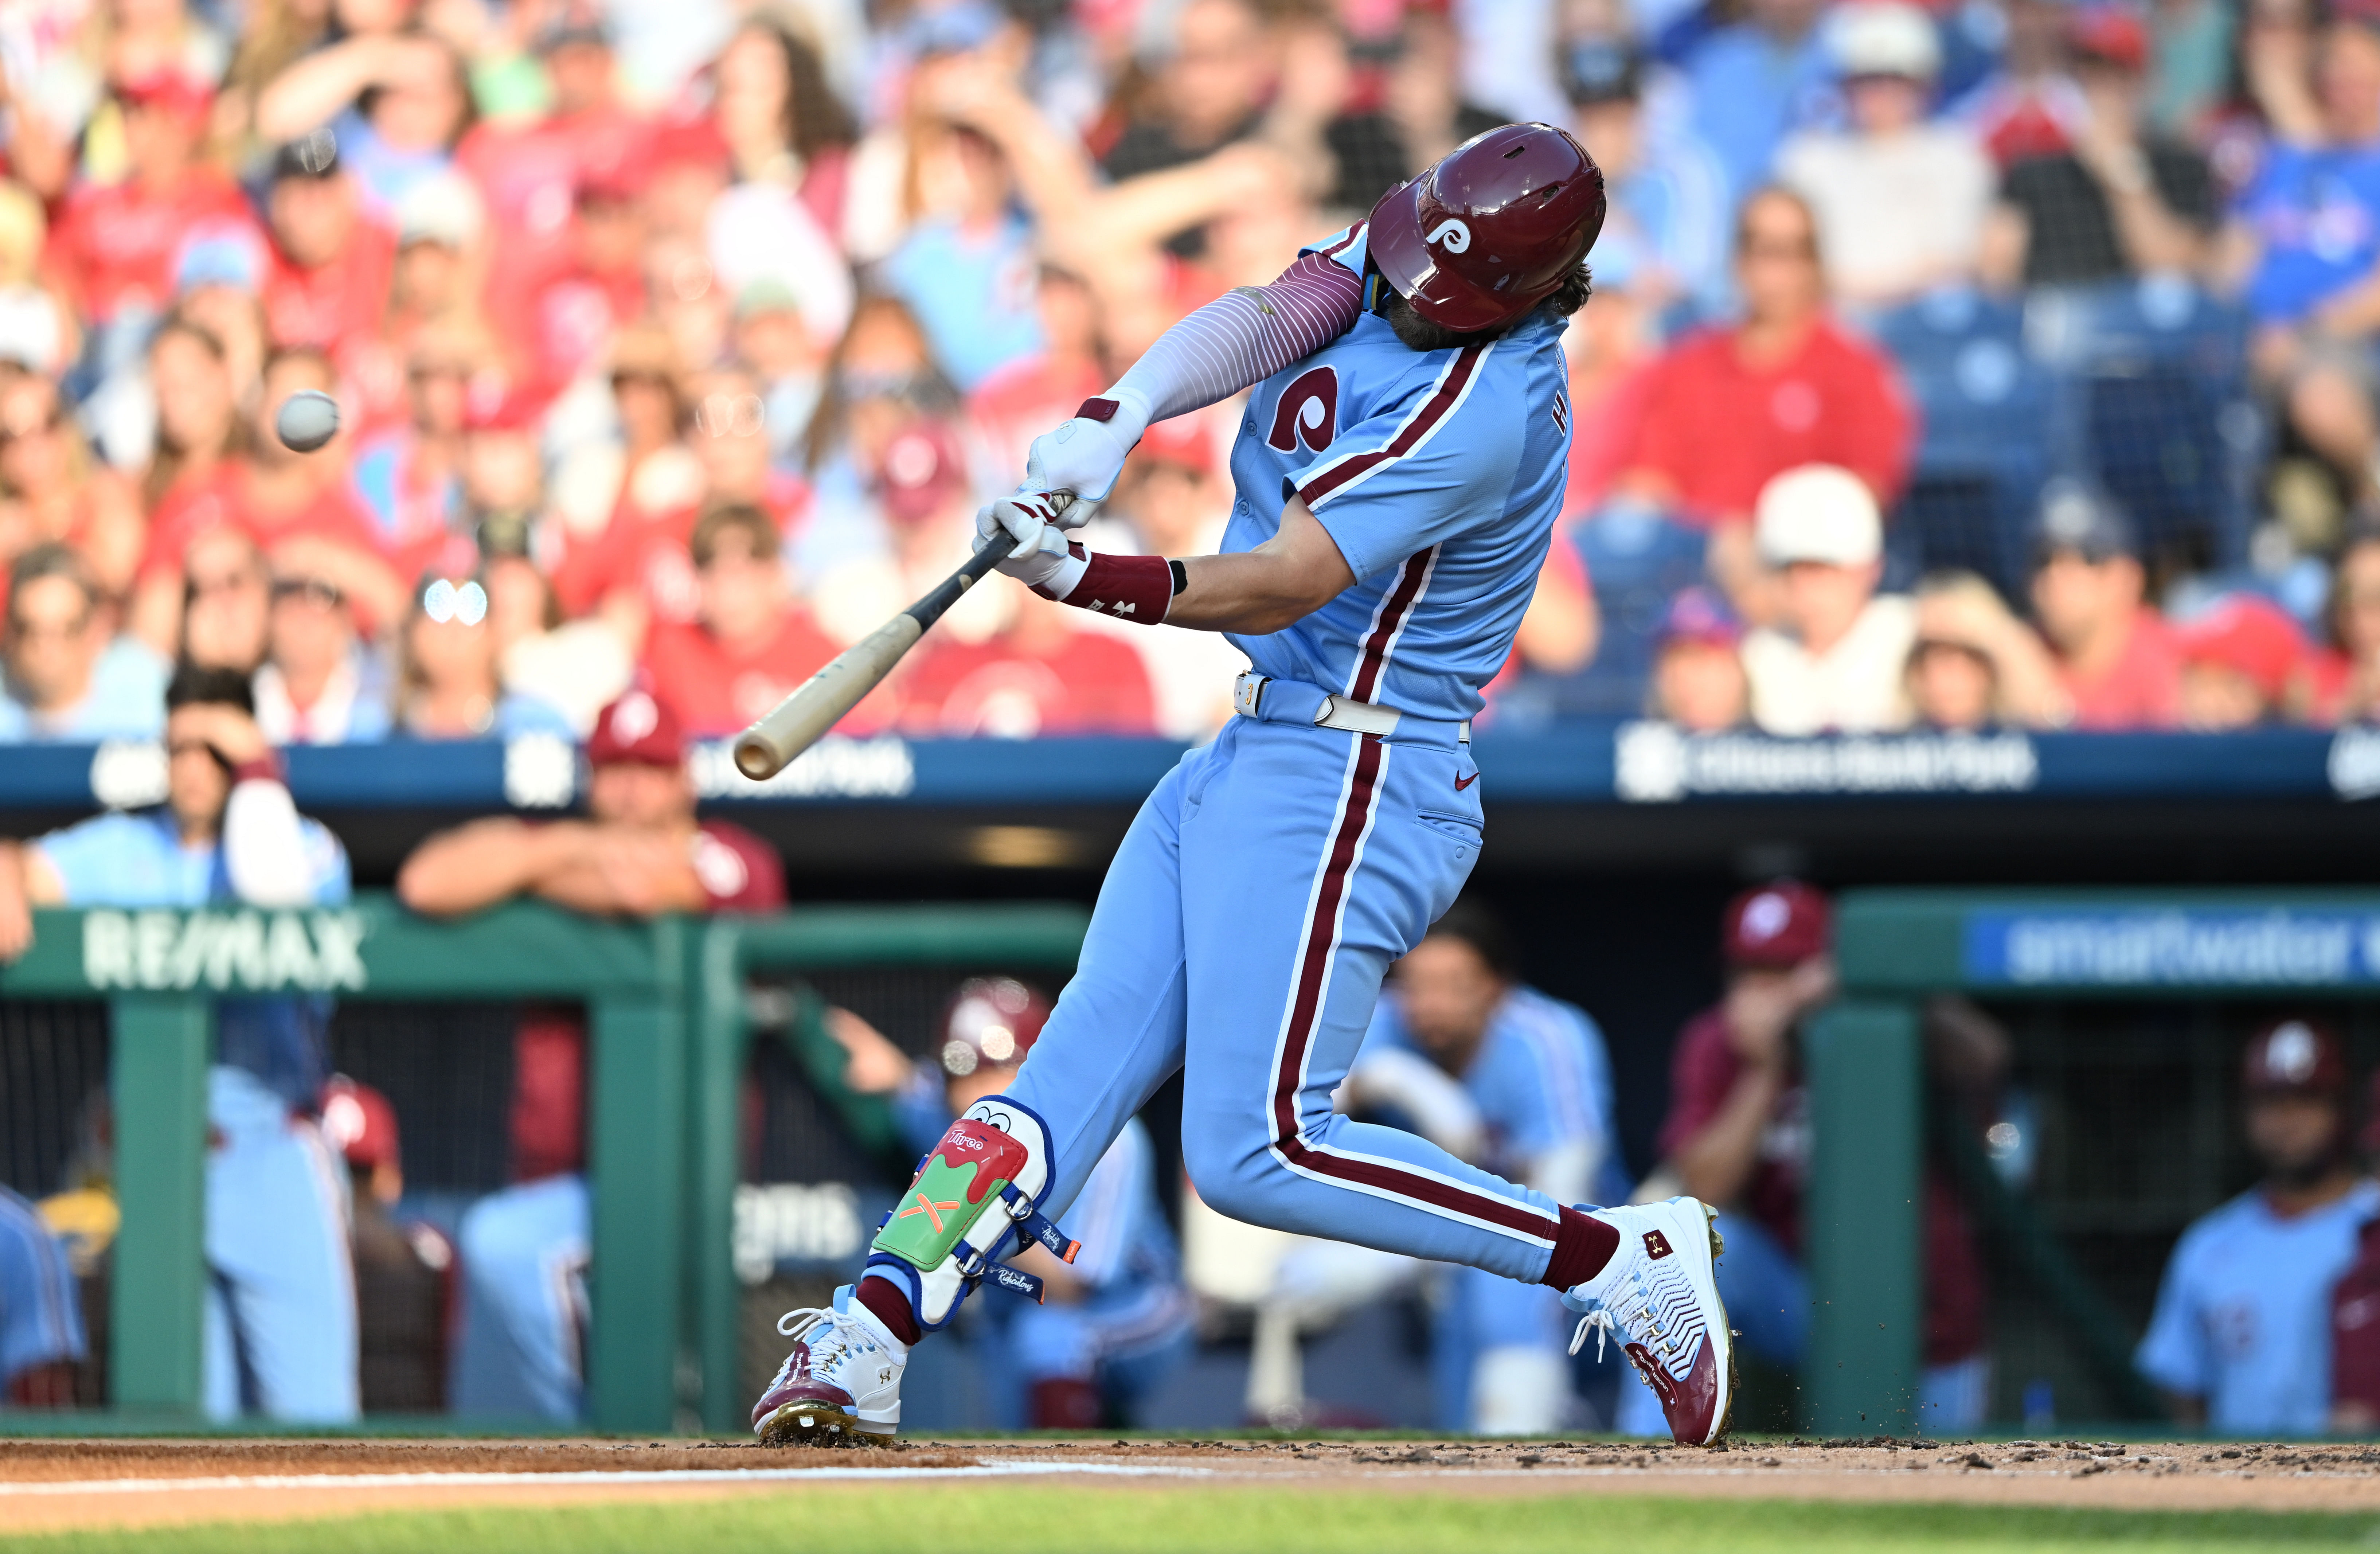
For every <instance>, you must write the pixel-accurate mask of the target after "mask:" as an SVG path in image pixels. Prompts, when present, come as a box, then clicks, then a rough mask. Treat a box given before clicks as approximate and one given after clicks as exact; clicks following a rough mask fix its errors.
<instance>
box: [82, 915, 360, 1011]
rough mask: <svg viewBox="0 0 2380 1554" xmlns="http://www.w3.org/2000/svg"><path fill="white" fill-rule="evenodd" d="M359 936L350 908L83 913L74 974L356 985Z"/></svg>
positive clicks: (165, 983)
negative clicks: (79, 967)
mask: <svg viewBox="0 0 2380 1554" xmlns="http://www.w3.org/2000/svg"><path fill="white" fill-rule="evenodd" d="M363 940H364V919H363V916H362V915H361V914H360V913H356V912H304V913H299V912H255V911H231V912H105V911H94V912H86V913H85V914H83V919H82V975H83V980H84V981H86V982H88V983H90V984H91V986H92V987H93V988H140V989H152V990H164V989H193V988H208V989H216V990H219V991H220V990H227V989H249V990H254V991H258V992H267V991H273V990H276V989H292V990H297V989H303V990H306V991H310V992H328V991H330V990H332V989H337V988H349V989H360V988H362V987H363V986H364V984H365V982H366V980H367V978H366V977H365V973H364V963H363V955H362V948H363Z"/></svg>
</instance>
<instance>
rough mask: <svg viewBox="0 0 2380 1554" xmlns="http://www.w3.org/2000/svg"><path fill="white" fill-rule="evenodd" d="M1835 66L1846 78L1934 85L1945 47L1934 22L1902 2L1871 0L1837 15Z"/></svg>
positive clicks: (1831, 41)
mask: <svg viewBox="0 0 2380 1554" xmlns="http://www.w3.org/2000/svg"><path fill="white" fill-rule="evenodd" d="M1828 52H1829V53H1830V54H1832V55H1834V60H1835V67H1836V68H1837V69H1838V70H1840V71H1841V72H1842V73H1843V74H1844V75H1846V76H1900V77H1905V78H1907V79H1911V80H1918V81H1930V80H1932V79H1934V77H1935V76H1936V75H1937V73H1939V72H1940V70H1941V68H1942V44H1941V41H1940V40H1939V39H1937V37H1936V36H1935V34H1934V23H1933V20H1932V19H1931V18H1928V17H1927V16H1926V14H1925V12H1924V11H1921V10H1919V9H1918V8H1917V7H1916V6H1904V5H1901V4H1900V0H1869V3H1866V4H1862V5H1853V6H1844V7H1843V8H1842V9H1841V10H1840V11H1839V12H1837V13H1836V15H1835V22H1834V27H1833V29H1832V31H1831V35H1830V36H1829V38H1828Z"/></svg>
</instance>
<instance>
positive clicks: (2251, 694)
mask: <svg viewBox="0 0 2380 1554" xmlns="http://www.w3.org/2000/svg"><path fill="white" fill-rule="evenodd" d="M2174 643H2175V646H2176V648H2177V649H2178V650H2180V655H2181V676H2180V686H2179V688H2178V690H2177V692H2176V695H2175V703H2176V706H2177V707H2178V709H2179V710H2180V715H2181V726H2182V727H2184V728H2187V729H2192V730H2194V731H2196V732H2198V733H2200V734H2228V733H2229V732H2231V731H2232V730H2234V729H2243V728H2255V727H2257V726H2258V725H2260V724H2264V723H2268V722H2275V721H2277V719H2279V718H2280V717H2281V715H2282V714H2283V712H2284V711H2285V710H2288V708H2289V702H2290V699H2291V697H2292V693H2293V692H2294V691H2295V690H2296V688H2297V686H2298V681H2299V675H2300V673H2301V669H2302V667H2303V665H2304V663H2305V659H2306V640H2305V636H2304V634H2303V633H2302V632H2301V631H2299V630H2298V625H2297V623H2296V622H2295V621H2293V620H2291V619H2289V612H2287V611H2285V610H2283V609H2282V608H2281V607H2280V606H2279V605H2277V604H2275V603H2273V602H2272V601H2270V600H2266V599H2259V598H2257V597H2256V596H2255V595H2253V594H2233V595H2231V596H2230V597H2229V598H2228V599H2221V600H2217V601H2216V602H2215V603H2214V604H2213V605H2211V606H2209V607H2208V608H2207V609H2206V610H2204V612H2202V613H2198V614H2197V615H2194V616H2193V617H2192V618H2191V619H2190V620H2189V621H2187V622H2186V623H2184V624H2183V625H2180V626H2179V627H2177V628H2176V630H2175V632H2174Z"/></svg>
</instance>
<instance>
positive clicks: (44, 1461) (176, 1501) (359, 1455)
mask: <svg viewBox="0 0 2380 1554" xmlns="http://www.w3.org/2000/svg"><path fill="white" fill-rule="evenodd" d="M984 1478H1002V1479H1012V1478H1013V1479H1027V1480H1046V1479H1050V1478H1058V1479H1063V1480H1065V1481H1068V1482H1071V1483H1074V1484H1076V1485H1080V1486H1082V1487H1087V1488H1099V1489H1104V1490H1109V1491H1117V1490H1128V1489H1129V1488H1131V1487H1134V1486H1136V1485H1147V1484H1152V1483H1167V1484H1172V1485H1176V1486H1180V1485H1184V1484H1195V1483H1202V1482H1203V1483H1216V1484H1221V1483H1238V1484H1264V1485H1269V1486H1273V1487H1281V1488H1292V1487H1310V1488H1313V1489H1315V1490H1317V1491H1320V1492H1333V1491H1336V1492H1342V1493H1344V1492H1351V1491H1352V1492H1361V1493H1375V1492H1378V1493H1391V1494H1405V1493H1437V1494H1447V1493H1453V1494H1463V1493H1489V1494H1494V1495H1497V1496H1500V1497H1509V1496H1512V1495H1516V1494H1545V1493H1566V1494H1582V1493H1585V1494H1593V1493H1597V1492H1608V1493H1613V1494H1627V1495H1675V1496H1682V1497H1691V1498H1704V1497H1712V1496H1725V1497H1729V1498H1782V1499H1834V1500H1858V1501H1900V1502H1910V1501H1937V1502H1939V1501H1953V1502H1963V1503H1971V1504H1972V1503H1981V1504H1999V1505H2053V1506H2087V1507H2097V1508H2103V1509H2110V1510H2164V1511H2215V1510H2238V1509H2260V1510H2289V1511H2373V1512H2380V1449H2374V1448H2370V1447H2365V1446H2362V1445H2352V1446H2325V1445H2284V1444H2276V1445H2263V1446H2236V1445H2210V1444H2204V1443H2192V1442H2184V1443H2164V1444H2148V1445H2142V1444H2137V1443H2135V1444H2131V1445H2123V1444H2115V1443H2094V1442H2087V1441H2073V1440H2041V1441H2013V1442H1996V1443H1986V1444H1981V1445H1970V1444H1961V1445H1950V1446H1946V1445H1943V1444H1940V1443H1935V1442H1898V1441H1891V1442H1888V1441H1881V1440H1879V1441H1872V1442H1864V1443H1851V1442H1833V1443H1820V1442H1811V1441H1792V1442H1787V1441H1766V1442H1764V1441H1748V1442H1742V1443H1738V1444H1736V1445H1734V1446H1732V1447H1730V1448H1729V1449H1725V1450H1721V1451H1693V1450H1684V1449H1668V1448H1663V1449H1647V1448H1644V1447H1640V1446H1631V1445H1621V1444H1612V1443H1602V1442H1552V1443H1548V1442H1522V1443H1504V1442H1480V1441H1467V1442H1465V1441H1443V1440H1432V1439H1420V1440H1414V1441H1379V1440H1357V1441H1332V1442H1325V1441H1278V1442H1277V1441H1242V1440H1203V1441H1198V1440H1173V1441H1158V1440H1142V1441H1129V1442H1127V1441H1121V1440H1116V1441H1111V1440H1068V1441H1055V1440H1028V1441H1017V1442H990V1441H935V1440H918V1441H913V1442H905V1443H904V1444H903V1445H902V1446H901V1447H899V1448H898V1449H896V1450H892V1451H821V1450H794V1451H771V1450H768V1449H764V1448H761V1447H758V1446H752V1445H748V1444H745V1443H741V1442H698V1443H689V1442H667V1443H665V1442H651V1443H641V1442H613V1441H456V1440H422V1441H393V1440H392V1441H381V1440H372V1441H345V1440H237V1441H225V1440H38V1441H17V1442H0V1527H6V1528H7V1529H9V1530H11V1531H23V1532H33V1531H40V1530H48V1529H60V1528H68V1527H92V1526H128V1525H145V1524H165V1523H188V1522H201V1521H216V1520H243V1521H246V1520H276V1521H277V1520H284V1519H287V1518H293V1517H306V1516H321V1515H327V1514H336V1513H341V1512H356V1511H363V1510H400V1509H402V1510H430V1509H433V1508H442V1507H447V1506H456V1505H528V1506H536V1505H562V1504H581V1503H588V1502H590V1501H601V1500H618V1499H685V1498H699V1497H715V1496H721V1495H748V1494H784V1493H789V1492H797V1491H810V1490H828V1491H832V1490H835V1489H838V1488H844V1487H852V1486H863V1487H864V1486H865V1485H867V1484H868V1483H869V1482H870V1481H875V1482H879V1483H882V1482H889V1481H892V1480H896V1479H899V1480H929V1481H950V1480H966V1479H974V1480H981V1479H984Z"/></svg>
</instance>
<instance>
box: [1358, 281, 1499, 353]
mask: <svg viewBox="0 0 2380 1554" xmlns="http://www.w3.org/2000/svg"><path fill="white" fill-rule="evenodd" d="M1380 313H1381V316H1382V317H1384V318H1386V319H1387V320H1388V321H1389V327H1390V329H1393V330H1395V331H1396V332H1397V338H1398V339H1400V340H1402V341H1403V342H1404V343H1405V346H1406V347H1407V348H1408V349H1410V350H1416V351H1451V350H1454V349H1457V348H1458V347H1460V346H1469V345H1475V344H1476V343H1477V342H1479V341H1481V340H1488V339H1493V338H1494V337H1495V336H1497V335H1499V334H1502V333H1503V331H1502V330H1500V329H1483V330H1475V331H1473V332H1472V333H1470V334H1464V333H1463V332H1462V331H1460V330H1453V329H1449V328H1447V327H1446V325H1444V324H1442V323H1434V322H1431V321H1429V320H1428V319H1426V318H1424V317H1422V316H1421V315H1420V314H1419V313H1417V312H1415V311H1414V305H1413V304H1412V303H1411V302H1408V301H1407V300H1405V298H1404V297H1402V296H1400V295H1399V294H1397V293H1396V292H1393V291H1391V292H1390V293H1389V297H1388V300H1387V302H1386V303H1384V304H1383V305H1382V306H1381V309H1380Z"/></svg>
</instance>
